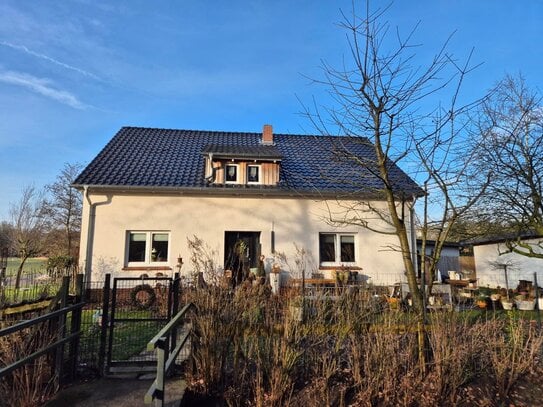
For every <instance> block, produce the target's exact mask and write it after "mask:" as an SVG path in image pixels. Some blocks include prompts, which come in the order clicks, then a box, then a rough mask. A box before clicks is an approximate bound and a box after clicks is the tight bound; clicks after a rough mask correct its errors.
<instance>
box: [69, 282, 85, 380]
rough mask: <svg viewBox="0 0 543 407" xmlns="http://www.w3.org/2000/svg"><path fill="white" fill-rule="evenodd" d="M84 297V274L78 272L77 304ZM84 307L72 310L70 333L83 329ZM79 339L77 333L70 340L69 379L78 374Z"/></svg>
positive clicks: (76, 285) (76, 286) (76, 284)
mask: <svg viewBox="0 0 543 407" xmlns="http://www.w3.org/2000/svg"><path fill="white" fill-rule="evenodd" d="M82 299H83V274H77V275H76V276H75V304H79V303H80V302H81V301H82ZM82 312H83V311H82V308H77V309H76V310H75V311H72V323H71V327H70V334H73V333H76V332H79V331H81V313H82ZM79 339H80V336H79V335H77V336H76V337H75V338H74V339H73V340H71V341H70V345H69V355H70V371H69V380H70V381H71V380H73V379H74V378H75V376H76V374H77V355H78V351H79Z"/></svg>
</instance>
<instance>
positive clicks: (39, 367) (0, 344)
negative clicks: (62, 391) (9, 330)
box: [0, 323, 58, 407]
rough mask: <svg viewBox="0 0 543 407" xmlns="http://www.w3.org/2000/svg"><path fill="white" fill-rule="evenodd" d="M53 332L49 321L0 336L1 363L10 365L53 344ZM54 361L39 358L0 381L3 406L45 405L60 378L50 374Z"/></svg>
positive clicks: (49, 358) (1, 404)
mask: <svg viewBox="0 0 543 407" xmlns="http://www.w3.org/2000/svg"><path fill="white" fill-rule="evenodd" d="M54 341H55V336H54V333H53V332H52V331H51V330H50V328H49V324H48V323H43V324H40V325H38V326H33V327H31V328H27V329H24V330H22V331H19V332H16V333H14V334H11V335H6V336H2V337H0V365H2V366H7V365H10V364H12V363H14V362H16V361H18V360H20V359H22V358H23V357H25V356H28V355H30V354H32V353H33V352H35V351H37V350H39V349H42V348H44V347H46V346H47V345H50V344H52V343H53V342H54ZM52 363H53V362H52V360H51V357H50V356H48V355H45V356H42V357H39V358H38V359H36V360H34V361H33V362H31V363H29V364H26V365H24V366H23V367H21V368H19V369H17V370H15V371H14V372H12V373H10V374H8V375H7V376H5V377H3V378H2V380H0V394H2V398H1V399H0V406H10V407H31V406H39V405H42V404H43V402H44V401H45V400H47V399H48V397H49V396H50V395H52V394H54V392H55V391H56V389H57V383H58V380H56V379H57V378H55V377H52V376H51V371H52Z"/></svg>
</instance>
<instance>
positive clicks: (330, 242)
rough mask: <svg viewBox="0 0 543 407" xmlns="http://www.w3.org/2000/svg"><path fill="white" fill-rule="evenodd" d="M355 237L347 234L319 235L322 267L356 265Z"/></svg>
mask: <svg viewBox="0 0 543 407" xmlns="http://www.w3.org/2000/svg"><path fill="white" fill-rule="evenodd" d="M355 237H356V236H355V235H354V234H346V233H319V258H320V264H321V265H324V266H326V265H338V264H352V263H356V261H357V258H356V245H355Z"/></svg>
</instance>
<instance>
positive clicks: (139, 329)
mask: <svg viewBox="0 0 543 407" xmlns="http://www.w3.org/2000/svg"><path fill="white" fill-rule="evenodd" d="M97 311H98V310H95V309H94V310H83V313H82V315H81V320H82V323H81V331H82V332H81V355H80V358H81V360H84V361H87V360H94V359H95V358H97V357H98V348H99V346H100V332H101V327H100V325H99V324H100V322H99V319H98V318H97V316H96V314H97ZM150 317H151V312H150V311H125V312H119V313H118V314H117V315H116V318H126V319H138V318H150ZM165 323H166V322H165V321H144V322H141V321H134V322H116V323H115V329H114V334H113V335H114V341H113V347H112V357H111V359H112V360H116V361H120V360H128V359H130V358H131V357H134V356H137V355H139V354H140V353H141V352H142V351H143V350H145V347H146V346H147V343H148V342H149V340H151V338H152V337H153V336H155V335H156V334H157V332H158V331H159V329H160V328H161V327H162V326H163V325H164V324H165ZM108 335H109V330H108Z"/></svg>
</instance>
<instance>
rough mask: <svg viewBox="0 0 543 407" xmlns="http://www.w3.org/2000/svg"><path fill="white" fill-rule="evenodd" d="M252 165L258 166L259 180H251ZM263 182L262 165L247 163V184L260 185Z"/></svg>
mask: <svg viewBox="0 0 543 407" xmlns="http://www.w3.org/2000/svg"><path fill="white" fill-rule="evenodd" d="M251 167H256V168H258V181H256V182H255V181H249V170H250V169H251ZM261 183H262V166H261V165H260V164H247V184H250V185H259V184H261Z"/></svg>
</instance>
